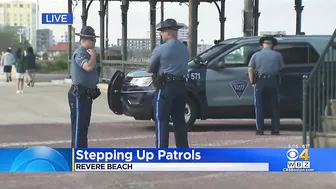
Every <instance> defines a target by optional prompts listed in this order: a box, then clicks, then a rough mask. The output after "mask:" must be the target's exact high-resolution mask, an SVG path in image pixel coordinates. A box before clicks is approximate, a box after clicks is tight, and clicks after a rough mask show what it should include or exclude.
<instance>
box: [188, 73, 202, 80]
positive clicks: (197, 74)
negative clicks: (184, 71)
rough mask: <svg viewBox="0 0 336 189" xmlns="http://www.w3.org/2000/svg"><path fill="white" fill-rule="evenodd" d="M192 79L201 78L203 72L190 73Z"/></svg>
mask: <svg viewBox="0 0 336 189" xmlns="http://www.w3.org/2000/svg"><path fill="white" fill-rule="evenodd" d="M190 79H191V80H199V79H201V73H190Z"/></svg>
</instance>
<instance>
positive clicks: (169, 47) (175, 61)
mask: <svg viewBox="0 0 336 189" xmlns="http://www.w3.org/2000/svg"><path fill="white" fill-rule="evenodd" d="M188 60H189V51H188V48H187V47H186V46H185V45H184V44H183V43H182V42H181V41H179V40H178V39H175V38H172V39H169V40H167V41H166V42H165V43H164V44H162V45H160V46H158V47H156V48H155V49H154V50H153V52H152V56H151V58H150V59H149V67H150V69H151V70H152V72H153V73H159V74H172V75H178V76H185V75H186V74H187V73H188Z"/></svg>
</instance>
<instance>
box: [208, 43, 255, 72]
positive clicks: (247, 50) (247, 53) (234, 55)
mask: <svg viewBox="0 0 336 189" xmlns="http://www.w3.org/2000/svg"><path fill="white" fill-rule="evenodd" d="M259 50H260V45H259V44H258V43H253V44H244V45H241V46H238V47H237V48H235V49H233V50H231V51H230V52H229V53H225V55H224V56H223V57H221V58H220V60H219V61H218V62H217V63H215V64H214V65H212V67H217V68H218V67H241V66H247V65H248V63H249V61H250V59H251V57H252V55H253V54H254V53H256V52H258V51H259Z"/></svg>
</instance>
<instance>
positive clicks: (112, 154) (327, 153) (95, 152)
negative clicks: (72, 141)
mask: <svg viewBox="0 0 336 189" xmlns="http://www.w3.org/2000/svg"><path fill="white" fill-rule="evenodd" d="M335 155H336V149H335V148H312V149H302V148H297V149H288V148H217V149H216V148H193V149H192V148H191V149H173V148H170V149H154V148H87V149H69V148H55V149H53V148H49V147H44V146H38V147H32V148H2V149H0V172H70V171H73V170H74V167H75V164H78V166H79V167H90V166H91V165H89V164H94V165H92V166H97V165H98V164H105V165H104V166H118V165H117V164H118V163H121V164H129V165H128V166H131V165H130V164H134V166H135V168H136V169H139V170H145V169H146V167H143V166H142V165H140V164H143V163H146V164H147V165H151V166H152V168H153V169H154V168H155V169H156V168H157V167H158V166H160V165H159V164H162V165H163V164H165V166H169V165H168V164H170V165H172V166H173V165H174V166H176V164H179V163H181V164H180V165H181V166H182V165H183V166H184V167H185V169H186V170H190V169H192V170H202V169H206V170H210V171H211V170H212V168H211V169H210V167H216V166H215V165H218V166H222V170H227V168H226V167H225V166H230V164H232V165H233V164H234V165H237V169H238V168H239V170H240V171H241V170H244V165H245V164H246V170H267V171H271V172H297V171H301V172H302V171H304V172H308V171H315V172H335V171H336V163H335V160H334V157H335ZM192 163H194V165H196V166H197V167H198V168H197V169H196V168H195V169H193V168H192V167H190V166H189V165H188V164H192ZM204 163H209V164H206V165H209V167H205V168H202V167H203V166H204ZM86 164H87V165H86ZM108 164H110V165H108ZM112 164H115V165H112ZM153 164H157V165H153ZM201 164H202V165H201ZM258 165H262V166H264V168H262V167H260V169H258V167H256V166H258ZM139 166H140V168H139ZM141 167H142V168H141ZM159 168H160V167H159ZM167 169H168V168H167ZM84 171H85V170H84ZM96 171H99V170H96ZM105 171H106V170H105ZM214 171H216V170H214ZM237 171H238V170H237Z"/></svg>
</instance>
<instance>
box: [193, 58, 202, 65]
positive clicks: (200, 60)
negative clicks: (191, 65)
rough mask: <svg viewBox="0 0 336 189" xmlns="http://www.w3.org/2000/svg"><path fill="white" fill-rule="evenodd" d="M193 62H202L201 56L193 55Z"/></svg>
mask: <svg viewBox="0 0 336 189" xmlns="http://www.w3.org/2000/svg"><path fill="white" fill-rule="evenodd" d="M194 62H195V63H196V64H200V63H201V62H202V58H201V57H195V58H194Z"/></svg>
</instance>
